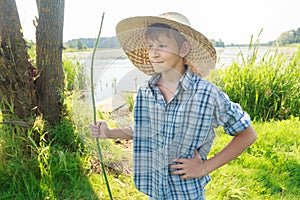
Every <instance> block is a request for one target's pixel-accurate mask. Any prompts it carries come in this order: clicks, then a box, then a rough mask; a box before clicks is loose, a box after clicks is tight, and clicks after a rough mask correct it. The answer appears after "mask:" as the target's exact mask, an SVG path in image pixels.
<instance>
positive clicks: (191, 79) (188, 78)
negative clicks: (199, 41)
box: [148, 65, 201, 90]
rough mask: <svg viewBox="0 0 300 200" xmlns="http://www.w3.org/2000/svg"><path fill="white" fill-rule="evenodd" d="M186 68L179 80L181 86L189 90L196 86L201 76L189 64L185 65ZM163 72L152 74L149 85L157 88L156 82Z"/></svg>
mask: <svg viewBox="0 0 300 200" xmlns="http://www.w3.org/2000/svg"><path fill="white" fill-rule="evenodd" d="M185 67H186V70H185V72H184V74H183V75H182V77H181V78H180V80H179V85H181V87H182V88H183V89H184V90H189V89H192V88H193V86H194V83H195V82H196V81H197V79H198V80H199V79H201V77H200V76H198V75H196V74H194V73H193V72H192V71H191V70H190V69H189V67H188V65H185ZM160 77H161V74H160V73H157V74H155V75H153V76H152V78H151V79H150V80H149V82H148V83H149V87H150V88H151V89H154V88H155V85H156V83H157V82H158V80H159V79H160Z"/></svg>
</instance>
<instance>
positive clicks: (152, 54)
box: [149, 48, 159, 58]
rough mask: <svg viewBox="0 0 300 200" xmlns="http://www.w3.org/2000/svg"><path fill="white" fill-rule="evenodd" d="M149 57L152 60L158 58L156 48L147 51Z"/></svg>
mask: <svg viewBox="0 0 300 200" xmlns="http://www.w3.org/2000/svg"><path fill="white" fill-rule="evenodd" d="M149 56H150V57H152V58H156V57H158V56H159V49H157V48H150V49H149Z"/></svg>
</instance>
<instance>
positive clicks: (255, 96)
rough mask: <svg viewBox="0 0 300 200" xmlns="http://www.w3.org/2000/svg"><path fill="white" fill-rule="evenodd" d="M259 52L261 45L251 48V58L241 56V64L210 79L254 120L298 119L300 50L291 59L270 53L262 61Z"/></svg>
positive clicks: (221, 71)
mask: <svg viewBox="0 0 300 200" xmlns="http://www.w3.org/2000/svg"><path fill="white" fill-rule="evenodd" d="M258 48H259V45H258V43H255V44H254V45H252V44H250V46H249V51H251V54H250V55H249V56H247V57H246V56H244V55H243V54H242V53H240V55H239V56H240V58H241V60H242V62H241V63H239V62H233V63H232V65H230V66H228V67H227V68H224V69H218V70H217V71H216V72H214V73H212V75H211V77H209V79H210V80H211V81H212V82H214V83H215V84H216V85H217V86H219V87H220V88H221V89H222V90H223V91H224V92H226V93H227V94H228V96H229V97H230V98H231V99H232V101H234V102H237V103H239V104H240V105H241V106H242V107H243V109H244V110H246V111H247V112H248V113H249V114H250V115H251V117H252V118H254V119H255V120H259V121H268V120H270V119H279V120H280V119H288V118H290V116H291V115H293V116H299V115H300V113H299V110H300V89H299V88H300V73H299V72H300V47H299V49H298V51H297V52H296V53H295V54H294V55H293V56H292V58H291V59H287V58H286V57H284V56H283V55H282V54H280V53H278V51H275V52H274V54H272V53H271V52H270V51H268V52H266V53H265V54H264V55H263V56H262V57H259V56H258ZM216 76H217V77H216Z"/></svg>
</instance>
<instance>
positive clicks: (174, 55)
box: [148, 34, 183, 73]
mask: <svg viewBox="0 0 300 200" xmlns="http://www.w3.org/2000/svg"><path fill="white" fill-rule="evenodd" d="M148 47H149V59H150V62H151V64H152V66H153V68H154V71H155V72H156V73H163V72H166V71H169V70H174V69H175V70H179V71H181V70H182V68H183V64H182V62H183V56H182V55H180V54H181V53H180V49H179V46H178V44H177V42H176V40H175V38H174V37H172V36H167V35H166V34H159V36H158V37H157V39H155V40H149V41H148Z"/></svg>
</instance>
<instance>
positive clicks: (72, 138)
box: [0, 47, 300, 200]
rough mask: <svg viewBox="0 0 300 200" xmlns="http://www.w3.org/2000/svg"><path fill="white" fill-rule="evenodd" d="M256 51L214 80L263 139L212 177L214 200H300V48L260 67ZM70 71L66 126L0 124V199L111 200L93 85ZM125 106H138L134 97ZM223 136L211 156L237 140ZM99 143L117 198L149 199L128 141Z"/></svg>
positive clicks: (73, 64)
mask: <svg viewBox="0 0 300 200" xmlns="http://www.w3.org/2000/svg"><path fill="white" fill-rule="evenodd" d="M255 48H256V47H254V49H253V54H252V55H251V56H249V57H247V58H244V62H243V64H242V65H240V64H237V63H234V64H233V65H232V66H229V68H228V69H227V70H216V71H214V73H213V74H212V76H210V79H211V80H212V81H213V82H214V83H216V85H218V86H219V87H221V88H222V89H224V90H225V91H226V92H227V93H228V94H229V96H230V98H233V100H234V101H237V102H239V103H241V105H242V107H243V108H245V109H246V110H247V111H248V112H249V113H250V115H251V116H252V118H254V119H256V120H255V121H254V122H253V126H254V128H255V129H256V131H257V134H258V140H257V142H256V143H254V145H253V146H251V147H250V148H249V149H248V150H247V151H245V152H244V153H243V154H242V155H241V156H239V157H238V158H237V159H235V160H233V161H232V162H230V163H229V164H227V165H225V166H223V167H222V168H220V169H218V170H216V171H214V172H213V173H212V174H211V176H212V181H211V182H210V183H209V184H208V185H207V187H206V193H207V199H208V200H211V199H213V200H224V199H231V200H232V199H237V200H238V199H242V200H249V199H250V200H252V199H253V200H265V199H270V200H274V199H275V200H277V199H278V200H279V199H280V200H296V199H300V190H299V188H300V137H299V133H300V120H299V107H300V104H299V99H300V98H299V80H300V78H299V66H300V49H299V51H298V52H297V53H296V54H295V55H294V56H293V57H292V58H291V59H289V60H286V58H284V57H283V56H282V55H273V56H271V57H269V56H268V55H266V56H264V58H263V59H262V60H257V58H256V50H257V49H255ZM241 56H243V55H241ZM64 70H65V73H66V80H65V83H66V91H67V93H68V95H66V97H65V107H66V109H67V110H66V111H67V112H66V117H65V119H64V120H62V121H61V123H60V124H58V125H57V126H55V127H53V128H52V129H51V130H45V127H44V121H43V120H42V119H41V118H37V119H36V121H35V125H34V127H32V128H31V129H28V130H24V128H22V127H17V126H9V125H3V124H0V200H2V199H3V200H4V199H5V200H15V199H17V200H27V199H45V200H46V199H47V200H48V199H50V200H56V199H57V200H58V199H59V200H60V199H66V200H69V199H72V200H73V199H84V200H85V199H89V200H90V199H95V200H96V199H104V200H106V199H109V198H108V192H107V188H106V185H105V182H104V178H103V174H102V172H101V169H100V166H99V161H98V160H97V159H98V155H97V148H96V144H95V140H94V139H92V138H91V137H90V133H89V123H90V122H91V121H93V120H92V119H93V117H92V109H91V108H92V107H91V106H89V105H90V103H89V99H87V97H88V96H87V94H85V93H82V91H85V87H86V85H88V84H86V81H87V80H86V79H85V78H84V74H82V73H81V72H82V70H83V68H82V67H81V66H80V63H79V62H78V60H76V59H75V60H72V59H66V60H64ZM127 103H128V105H129V107H130V105H132V104H133V101H132V98H131V97H128V99H127ZM97 115H98V116H97V118H99V119H100V118H104V119H106V120H108V122H109V126H111V127H113V126H117V124H118V123H117V122H116V121H114V120H113V119H112V116H113V115H112V114H111V113H104V112H101V111H100V110H99V111H98V112H97ZM291 116H295V117H291ZM1 119H2V116H1V113H0V120H1ZM217 131H218V134H217V138H216V140H215V144H214V146H213V148H212V151H211V152H210V154H209V156H213V155H214V154H216V153H217V152H219V151H220V150H221V149H222V148H223V147H224V146H225V145H226V144H227V143H228V142H229V141H230V140H231V139H232V138H231V137H229V136H227V135H225V134H224V133H223V131H222V130H221V129H217ZM50 136H51V137H50ZM100 144H101V148H102V152H103V156H104V162H105V166H106V170H107V172H108V173H107V175H108V179H109V184H110V188H111V191H112V195H113V197H114V199H120V200H127V199H128V200H131V199H132V200H138V199H141V200H143V199H147V197H146V196H145V195H143V194H142V193H140V192H138V191H137V190H136V188H135V187H134V183H133V174H132V150H131V149H124V144H123V141H121V145H116V144H115V142H114V141H112V140H100ZM125 144H126V143H125Z"/></svg>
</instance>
